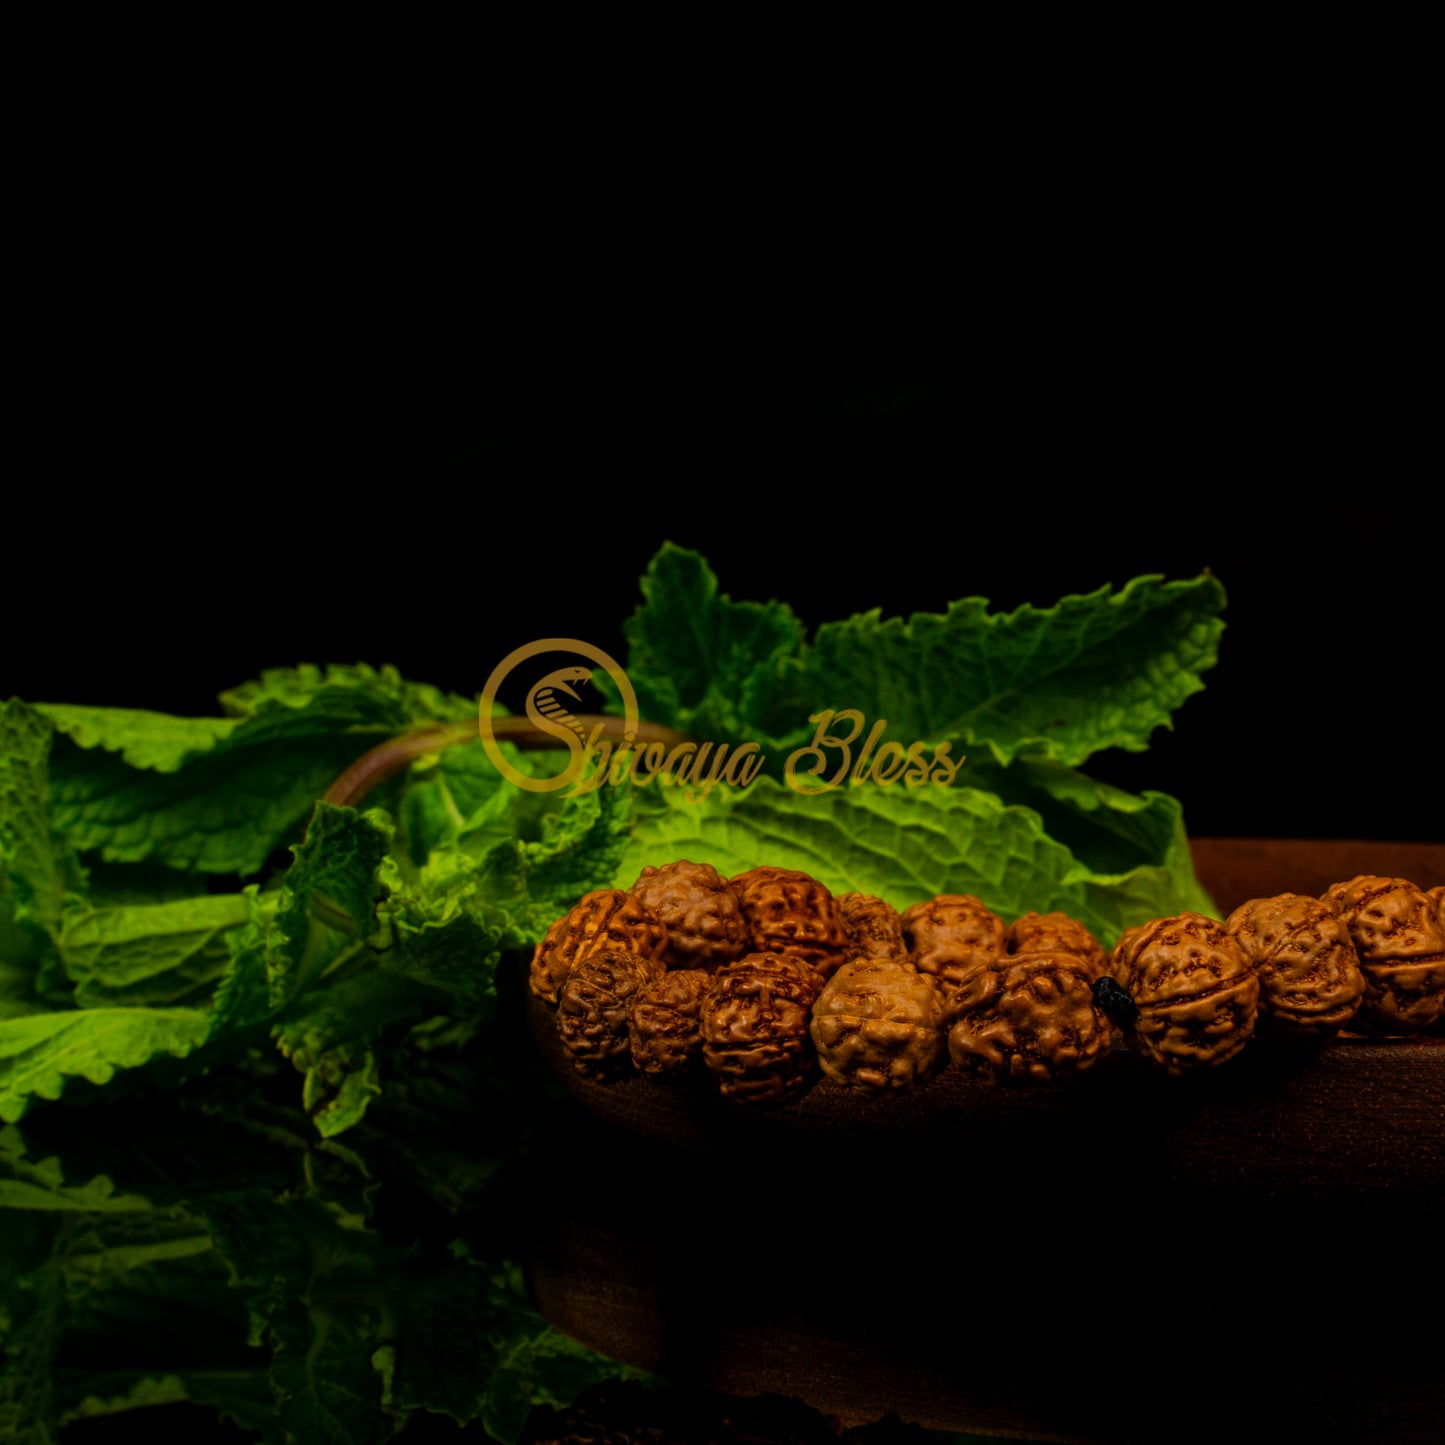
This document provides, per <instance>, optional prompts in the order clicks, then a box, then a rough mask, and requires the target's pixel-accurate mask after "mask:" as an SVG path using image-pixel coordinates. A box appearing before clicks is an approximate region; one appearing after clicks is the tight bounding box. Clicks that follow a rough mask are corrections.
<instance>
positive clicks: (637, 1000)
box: [627, 968, 712, 1074]
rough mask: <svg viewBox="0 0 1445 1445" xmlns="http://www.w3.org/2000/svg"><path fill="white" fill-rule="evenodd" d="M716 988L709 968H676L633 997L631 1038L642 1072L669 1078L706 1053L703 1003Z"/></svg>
mask: <svg viewBox="0 0 1445 1445" xmlns="http://www.w3.org/2000/svg"><path fill="white" fill-rule="evenodd" d="M711 987H712V974H710V973H709V972H708V971H707V969H705V968H673V969H668V970H667V972H665V973H661V974H659V975H658V976H657V977H656V978H654V979H652V980H650V981H649V982H648V983H645V984H644V985H643V986H642V987H641V988H640V989H639V990H638V991H637V992H636V993H635V994H633V996H632V1003H631V1006H630V1008H629V1011H628V1026H627V1037H628V1045H629V1047H630V1049H631V1051H632V1062H633V1065H634V1067H635V1068H636V1069H637V1071H638V1072H639V1073H643V1074H670V1073H676V1072H677V1071H678V1070H680V1069H684V1068H686V1067H687V1064H688V1060H689V1059H692V1058H695V1057H698V1056H699V1055H700V1054H701V1053H702V1028H701V1024H700V1022H699V1019H700V1016H701V1013H702V1001H703V999H704V998H706V997H707V991H708V989H710V988H711Z"/></svg>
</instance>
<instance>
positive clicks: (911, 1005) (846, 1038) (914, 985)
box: [810, 957, 945, 1094]
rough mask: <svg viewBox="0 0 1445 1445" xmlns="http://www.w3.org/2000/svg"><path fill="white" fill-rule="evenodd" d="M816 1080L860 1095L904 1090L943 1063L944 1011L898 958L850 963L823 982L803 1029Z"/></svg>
mask: <svg viewBox="0 0 1445 1445" xmlns="http://www.w3.org/2000/svg"><path fill="white" fill-rule="evenodd" d="M810 1032H811V1034H812V1038H813V1046H814V1047H815V1048H816V1049H817V1051H818V1063H819V1064H820V1065H821V1066H822V1069H823V1072H824V1073H825V1074H826V1075H827V1076H828V1077H829V1078H830V1079H836V1080H837V1081H838V1082H839V1083H840V1084H847V1085H848V1086H849V1088H852V1089H855V1090H857V1091H859V1092H860V1093H874V1094H876V1093H882V1092H884V1091H886V1090H892V1089H907V1088H911V1087H912V1086H913V1085H914V1084H919V1083H922V1082H923V1081H924V1080H925V1079H928V1078H930V1077H932V1075H933V1074H934V1073H936V1072H937V1070H938V1068H939V1066H940V1065H941V1064H942V1063H943V1062H944V1058H945V1054H944V1042H943V1005H942V1001H941V999H940V998H939V994H938V990H937V988H935V987H934V984H933V980H932V979H931V978H929V977H928V976H927V975H926V974H922V973H919V972H918V970H917V969H916V968H914V967H913V965H912V964H911V963H909V962H908V961H907V960H906V959H903V958H892V959H885V958H862V957H860V958H855V959H852V960H850V961H849V962H848V963H845V964H844V965H843V966H842V968H840V969H839V970H838V971H837V973H835V974H834V975H833V977H832V978H831V979H829V980H828V983H827V986H826V987H825V988H824V989H823V992H822V993H821V994H820V995H819V997H818V1001H817V1003H815V1004H814V1005H813V1022H812V1025H811V1027H810Z"/></svg>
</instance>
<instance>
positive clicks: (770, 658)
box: [598, 542, 803, 740]
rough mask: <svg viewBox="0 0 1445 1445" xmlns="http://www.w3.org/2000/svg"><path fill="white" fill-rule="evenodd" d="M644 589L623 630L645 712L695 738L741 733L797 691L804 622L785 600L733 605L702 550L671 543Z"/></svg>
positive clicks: (658, 558)
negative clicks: (792, 684)
mask: <svg viewBox="0 0 1445 1445" xmlns="http://www.w3.org/2000/svg"><path fill="white" fill-rule="evenodd" d="M641 588H642V596H643V602H642V604H641V606H639V607H638V609H637V611H636V612H634V613H633V615H632V617H631V618H630V619H629V620H628V622H627V623H626V625H625V626H624V628H623V632H624V635H625V636H626V638H627V646H628V655H627V658H628V660H627V675H628V678H629V680H630V681H631V683H632V685H633V687H634V688H635V690H636V692H637V702H638V707H639V708H640V709H641V712H642V716H643V717H645V718H647V719H649V720H650V721H653V722H666V723H671V724H672V725H673V726H674V727H677V728H680V729H682V730H683V731H684V732H688V733H691V734H692V735H693V736H695V737H698V738H717V739H724V738H726V739H733V740H742V739H744V738H748V737H751V735H752V729H753V728H754V727H755V726H757V725H759V724H760V723H764V722H766V721H769V720H770V719H771V717H772V715H773V714H774V713H775V712H776V711H777V709H778V705H779V704H778V695H779V693H786V694H787V695H788V696H792V695H793V692H792V691H791V690H790V689H789V686H788V678H789V675H790V672H791V671H792V670H793V669H794V668H795V667H796V659H797V657H798V656H799V654H800V652H801V649H802V645H803V626H802V623H801V622H800V621H799V620H798V618H797V616H796V615H795V614H794V613H793V610H792V609H791V608H790V607H788V606H787V605H786V604H784V603H781V602H734V601H733V600H732V599H731V598H730V597H728V596H726V595H725V594H723V593H720V592H719V591H718V581H717V578H716V576H715V575H714V574H713V572H712V570H711V568H709V567H708V565H707V563H706V562H705V561H704V560H703V559H702V557H701V556H699V555H698V553H696V552H692V551H688V550H687V549H686V548H683V547H677V546H674V545H673V544H672V543H670V542H669V543H666V544H664V546H663V547H662V549H661V550H660V551H659V552H658V553H657V555H656V556H655V557H654V558H653V559H652V562H651V564H650V565H649V566H648V569H647V572H646V573H645V574H644V576H643V578H642V582H641ZM598 682H599V685H601V686H602V687H603V689H604V691H608V692H610V691H611V689H610V687H608V686H607V684H606V683H605V681H604V680H603V679H602V678H601V677H599V678H598ZM799 720H801V718H800V719H799Z"/></svg>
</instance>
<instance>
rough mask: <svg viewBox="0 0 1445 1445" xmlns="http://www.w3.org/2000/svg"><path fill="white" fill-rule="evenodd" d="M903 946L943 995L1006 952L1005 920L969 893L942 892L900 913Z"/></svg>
mask: <svg viewBox="0 0 1445 1445" xmlns="http://www.w3.org/2000/svg"><path fill="white" fill-rule="evenodd" d="M901 922H902V925H903V941H904V942H905V943H906V944H907V945H908V955H909V957H910V958H911V959H912V960H913V965H914V967H915V968H917V970H918V971H919V973H927V974H931V975H932V976H933V979H934V981H935V982H936V983H937V984H938V986H939V987H940V988H941V989H942V990H943V991H944V994H945V1001H946V996H947V994H948V993H949V992H951V991H952V990H953V989H955V988H957V987H958V986H959V985H960V984H962V983H963V982H964V981H965V980H966V979H967V978H968V977H969V975H970V974H972V973H974V972H975V971H976V970H978V969H980V968H984V967H986V966H987V965H989V964H991V963H993V962H995V961H996V960H997V959H999V958H1001V957H1002V956H1003V953H1004V933H1005V929H1004V921H1003V919H1002V918H1000V917H999V916H998V914H997V913H994V912H993V911H992V910H991V909H989V908H987V907H985V905H984V904H983V902H982V901H981V900H980V899H978V898H975V897H974V896H973V895H972V894H971V893H940V894H939V895H938V896H937V897H936V898H930V899H929V900H928V901H927V902H926V903H915V904H913V906H912V907H911V908H906V909H905V910H904V911H903V916H902V919H901Z"/></svg>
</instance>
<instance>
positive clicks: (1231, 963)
mask: <svg viewBox="0 0 1445 1445" xmlns="http://www.w3.org/2000/svg"><path fill="white" fill-rule="evenodd" d="M1108 963H1109V972H1110V974H1111V975H1112V976H1113V978H1114V981H1115V982H1116V983H1118V984H1119V986H1120V987H1121V988H1123V989H1124V991H1125V992H1126V993H1127V994H1128V995H1129V996H1130V997H1131V998H1132V999H1133V1000H1134V1003H1135V1006H1136V1007H1137V1008H1138V1010H1139V1016H1138V1018H1136V1019H1135V1020H1134V1022H1133V1024H1132V1025H1130V1026H1129V1027H1128V1028H1127V1029H1126V1030H1125V1033H1126V1036H1127V1037H1128V1040H1129V1043H1130V1044H1131V1045H1132V1047H1134V1048H1135V1049H1137V1050H1138V1051H1139V1052H1140V1053H1142V1054H1143V1055H1144V1056H1145V1057H1146V1058H1148V1059H1151V1060H1152V1061H1153V1062H1154V1063H1156V1064H1159V1065H1160V1066H1161V1067H1162V1068H1164V1069H1166V1070H1167V1071H1168V1072H1169V1073H1171V1074H1187V1073H1191V1072H1192V1071H1194V1070H1196V1069H1200V1068H1205V1067H1208V1066H1210V1065H1213V1064H1222V1063H1223V1062H1224V1061H1225V1060H1226V1059H1231V1058H1233V1057H1234V1055H1235V1054H1237V1053H1238V1052H1239V1051H1240V1050H1241V1049H1242V1048H1243V1047H1244V1046H1245V1044H1246V1043H1247V1042H1248V1041H1249V1037H1250V1035H1251V1034H1252V1033H1253V1032H1254V1024H1255V1018H1256V1016H1257V1013H1258V1008H1259V978H1258V977H1257V975H1256V974H1255V971H1254V965H1253V964H1252V963H1251V962H1250V961H1249V957H1248V955H1247V954H1246V953H1245V952H1244V950H1243V949H1242V948H1241V947H1240V946H1239V945H1238V944H1237V943H1236V942H1235V941H1234V940H1233V939H1232V938H1231V937H1230V936H1229V934H1228V933H1226V932H1225V930H1224V925H1223V924H1222V923H1220V922H1218V921H1217V920H1216V919H1213V918H1206V917H1205V916H1204V915H1203V914H1202V913H1180V914H1177V915H1175V916H1174V917H1172V918H1156V919H1154V920H1152V921H1151V922H1149V923H1144V924H1140V925H1139V926H1138V927H1137V928H1131V929H1129V930H1128V931H1127V932H1126V933H1125V934H1124V936H1123V937H1122V938H1121V939H1120V940H1119V941H1118V943H1116V944H1115V945H1114V949H1113V952H1112V953H1110V955H1109V960H1108Z"/></svg>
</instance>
